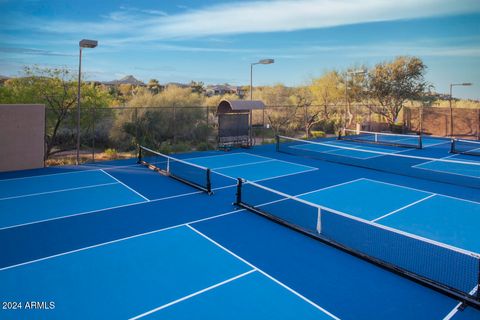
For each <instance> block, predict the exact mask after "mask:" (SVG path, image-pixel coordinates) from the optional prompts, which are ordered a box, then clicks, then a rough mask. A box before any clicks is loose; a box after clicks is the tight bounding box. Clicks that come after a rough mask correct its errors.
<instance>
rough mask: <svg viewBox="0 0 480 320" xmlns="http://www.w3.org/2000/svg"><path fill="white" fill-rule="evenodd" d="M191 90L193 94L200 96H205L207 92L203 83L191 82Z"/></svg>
mask: <svg viewBox="0 0 480 320" xmlns="http://www.w3.org/2000/svg"><path fill="white" fill-rule="evenodd" d="M190 88H191V89H192V92H194V93H198V94H203V93H204V92H205V85H204V83H203V82H201V81H198V82H197V81H193V80H192V81H191V82H190Z"/></svg>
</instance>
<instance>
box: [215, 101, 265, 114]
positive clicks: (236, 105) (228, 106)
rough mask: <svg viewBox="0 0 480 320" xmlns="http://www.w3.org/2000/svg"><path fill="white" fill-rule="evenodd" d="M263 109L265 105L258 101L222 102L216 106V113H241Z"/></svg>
mask: <svg viewBox="0 0 480 320" xmlns="http://www.w3.org/2000/svg"><path fill="white" fill-rule="evenodd" d="M263 109H265V104H264V103H263V102H262V101H259V100H232V101H229V100H222V101H220V103H219V104H218V107H217V113H242V112H247V111H251V110H263Z"/></svg>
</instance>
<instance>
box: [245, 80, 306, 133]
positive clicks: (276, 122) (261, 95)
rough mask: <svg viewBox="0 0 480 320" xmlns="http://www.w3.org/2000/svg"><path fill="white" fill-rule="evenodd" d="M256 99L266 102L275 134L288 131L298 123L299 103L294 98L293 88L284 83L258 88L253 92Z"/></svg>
mask: <svg viewBox="0 0 480 320" xmlns="http://www.w3.org/2000/svg"><path fill="white" fill-rule="evenodd" d="M253 96H254V99H256V100H261V101H263V103H265V105H266V106H267V107H266V110H265V115H266V116H267V120H268V122H269V123H270V125H271V127H272V129H273V131H274V133H275V134H278V133H282V132H287V131H288V130H291V129H293V128H294V127H295V126H298V125H297V124H296V121H295V120H296V118H297V113H298V109H299V108H298V105H296V104H295V101H294V98H293V90H292V89H291V88H288V87H286V86H284V85H283V84H276V85H274V86H273V87H261V88H257V90H254V92H253Z"/></svg>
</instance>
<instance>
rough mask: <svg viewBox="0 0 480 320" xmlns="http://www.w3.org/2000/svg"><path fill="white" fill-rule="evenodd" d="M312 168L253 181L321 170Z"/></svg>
mask: <svg viewBox="0 0 480 320" xmlns="http://www.w3.org/2000/svg"><path fill="white" fill-rule="evenodd" d="M311 168H312V169H310V170H304V171H299V172H292V173H287V174H282V175H279V176H274V177H268V178H264V179H259V180H252V181H253V182H260V181H267V180H272V179H277V178H283V177H288V176H293V175H296V174H302V173H306V172H311V171H317V170H319V169H318V168H313V167H311ZM247 181H248V180H247Z"/></svg>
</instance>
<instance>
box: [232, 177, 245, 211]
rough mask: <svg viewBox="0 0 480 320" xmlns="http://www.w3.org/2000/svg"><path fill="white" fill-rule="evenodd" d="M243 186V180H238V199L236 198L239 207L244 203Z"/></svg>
mask: <svg viewBox="0 0 480 320" xmlns="http://www.w3.org/2000/svg"><path fill="white" fill-rule="evenodd" d="M242 185H243V180H242V178H237V193H236V198H235V203H234V204H235V205H237V206H238V205H239V204H240V203H242Z"/></svg>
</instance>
